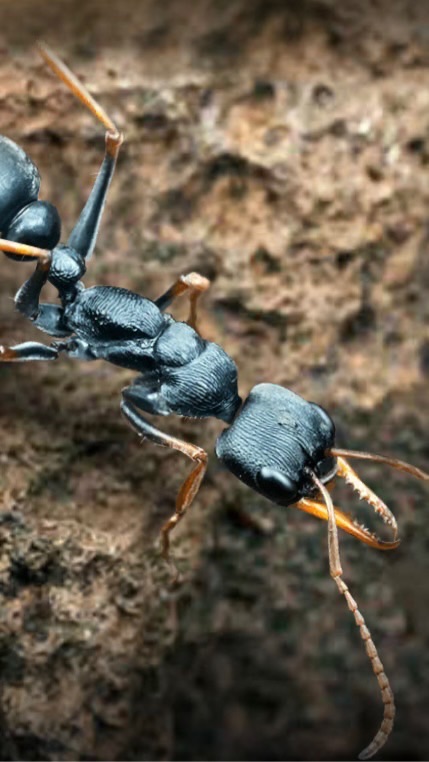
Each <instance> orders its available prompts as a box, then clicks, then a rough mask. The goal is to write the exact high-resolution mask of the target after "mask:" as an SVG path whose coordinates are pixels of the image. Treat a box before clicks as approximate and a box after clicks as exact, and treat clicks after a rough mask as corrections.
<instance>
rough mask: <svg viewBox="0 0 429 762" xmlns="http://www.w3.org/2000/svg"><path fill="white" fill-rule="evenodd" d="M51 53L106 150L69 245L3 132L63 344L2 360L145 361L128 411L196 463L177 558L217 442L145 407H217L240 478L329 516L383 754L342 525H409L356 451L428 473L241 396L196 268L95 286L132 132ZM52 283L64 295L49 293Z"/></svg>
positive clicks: (35, 286)
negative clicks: (207, 331)
mask: <svg viewBox="0 0 429 762" xmlns="http://www.w3.org/2000/svg"><path fill="white" fill-rule="evenodd" d="M39 49H40V52H41V54H42V56H43V58H44V59H45V61H46V63H47V64H48V65H49V66H50V68H51V69H52V70H53V71H54V73H55V74H56V75H57V76H58V77H59V78H60V79H61V80H62V81H63V82H64V83H65V84H66V85H67V86H68V87H69V88H70V90H71V91H72V92H73V93H74V95H75V96H76V97H77V98H79V99H80V100H81V101H82V102H83V103H84V104H85V106H87V108H88V109H89V110H90V111H91V112H92V113H93V114H94V115H95V116H96V117H97V118H98V119H99V120H100V122H101V123H102V124H103V125H104V127H105V128H106V150H105V156H104V159H103V162H102V165H101V168H100V171H99V173H98V175H97V178H96V180H95V183H94V185H93V188H92V191H91V193H90V195H89V198H88V201H87V203H86V205H85V207H84V209H83V211H82V213H81V215H80V217H79V220H78V222H77V223H76V225H75V226H74V228H73V231H72V233H71V235H70V237H69V239H68V242H67V244H66V245H61V244H58V241H59V237H60V227H61V226H60V219H59V215H58V212H57V211H56V209H55V207H53V206H52V205H51V204H49V203H48V202H41V201H38V200H37V197H38V192H39V185H40V178H39V173H38V171H37V169H36V167H35V166H34V164H33V163H32V161H31V160H30V159H29V158H28V156H26V154H25V153H24V151H23V150H22V149H21V148H19V147H18V146H17V145H16V144H15V143H13V142H12V141H10V140H9V139H8V138H5V137H0V231H1V235H2V236H3V237H2V238H1V239H0V250H2V251H3V252H4V253H5V254H7V255H8V256H11V257H12V258H13V259H16V260H19V261H21V260H24V261H25V260H28V259H34V260H37V266H36V270H35V272H34V273H33V275H32V276H31V277H30V278H29V279H28V280H27V281H26V282H25V283H24V285H23V286H22V287H21V288H20V289H19V291H18V293H17V294H16V297H15V304H16V307H17V309H18V310H19V312H21V314H23V315H24V316H25V317H27V318H29V319H30V320H31V321H32V322H33V323H34V325H35V326H37V328H39V329H40V330H41V331H44V332H45V333H47V334H49V335H50V336H53V337H55V338H56V339H61V340H60V341H54V342H52V343H51V344H50V345H49V346H47V345H45V344H40V343H38V342H25V343H23V344H19V345H17V346H13V347H5V346H1V347H0V361H2V362H24V361H26V362H30V361H33V360H34V361H35V360H56V359H57V358H58V356H59V354H60V353H65V354H67V355H69V356H70V357H76V358H78V359H81V360H95V359H103V360H107V361H108V362H110V363H113V364H114V365H118V366H121V367H123V368H127V369H130V370H133V371H136V372H138V373H139V374H140V375H139V376H138V377H137V378H136V380H135V381H134V383H133V384H132V385H131V386H129V387H126V388H125V389H123V391H122V396H123V401H122V404H121V410H122V412H123V414H124V416H125V417H126V418H127V420H128V421H129V422H130V423H131V425H132V426H133V427H134V429H136V431H137V432H138V434H139V435H140V436H141V437H143V438H147V439H149V440H151V441H152V442H154V443H155V444H158V445H163V446H165V447H170V448H173V449H175V450H179V451H180V452H182V453H184V454H185V455H187V456H188V457H189V458H191V460H192V461H194V464H195V465H194V467H193V469H192V471H191V473H190V475H189V476H188V477H187V478H186V479H185V481H184V483H183V484H182V486H181V488H180V490H179V493H178V496H177V499H176V507H175V512H174V514H173V515H172V516H171V518H170V519H169V520H168V521H167V522H165V524H164V526H163V527H162V530H161V538H162V548H163V555H164V557H165V558H166V559H167V560H168V559H169V536H170V533H171V531H172V530H173V528H174V527H175V526H176V524H177V523H178V522H179V521H180V520H181V519H182V518H183V516H184V515H185V513H186V511H187V509H188V508H189V506H190V504H191V503H192V501H193V499H194V498H195V496H196V494H197V492H198V489H199V487H200V484H201V482H202V479H203V477H204V474H205V471H206V468H207V460H208V456H207V453H206V452H205V451H204V450H203V449H201V448H200V447H197V446H195V445H193V444H190V443H188V442H184V441H182V440H180V439H177V438H175V437H172V436H169V435H168V434H165V433H163V432H162V431H160V430H159V429H158V428H156V427H154V426H153V425H151V424H150V423H149V422H148V421H147V420H146V418H145V417H144V416H143V415H142V412H143V413H150V414H152V415H164V416H165V415H169V414H176V415H179V416H184V417H188V418H207V417H215V418H219V419H221V420H223V421H225V422H226V423H228V424H230V427H229V428H227V429H225V430H224V431H223V432H222V433H221V435H220V436H219V438H218V440H217V444H216V454H217V456H218V457H219V458H220V459H221V460H222V461H223V463H224V464H225V465H226V466H227V468H229V470H230V471H232V473H233V474H235V476H237V477H238V478H239V479H240V480H241V481H243V482H244V483H245V484H247V485H248V486H249V487H251V488H252V489H253V490H255V491H256V492H258V493H260V494H261V495H263V496H264V497H266V498H267V499H268V500H270V501H272V502H273V503H276V504H278V505H281V506H288V505H296V507H298V508H300V509H301V510H303V511H306V512H308V513H311V514H312V515H314V516H317V517H318V518H322V519H324V520H326V521H327V523H328V549H329V568H330V574H331V577H332V578H333V579H334V580H335V582H336V584H337V587H338V589H339V591H340V593H341V594H342V595H344V596H345V598H346V601H347V604H348V607H349V609H350V611H351V612H352V613H353V615H354V618H355V621H356V624H357V626H358V627H359V630H360V633H361V636H362V639H363V640H364V642H365V647H366V651H367V654H368V656H369V659H370V661H371V665H372V668H373V671H374V673H375V675H376V677H377V681H378V684H379V686H380V690H381V694H382V699H383V704H384V717H383V721H382V724H381V727H380V729H379V730H378V732H377V734H376V735H375V737H374V739H373V741H372V742H371V743H370V744H369V746H368V747H367V748H366V749H365V750H364V751H363V752H362V753H361V754H360V758H361V759H369V758H370V757H372V756H373V755H374V754H375V753H376V752H377V751H378V750H379V749H380V748H381V747H382V746H383V744H384V743H385V741H386V740H387V738H388V736H389V734H390V732H391V730H392V727H393V720H394V714H395V705H394V698H393V693H392V690H391V688H390V684H389V681H388V679H387V677H386V674H385V672H384V668H383V665H382V663H381V661H380V659H379V657H378V654H377V650H376V648H375V645H374V643H373V640H372V638H371V635H370V632H369V630H368V628H367V627H366V625H365V621H364V619H363V617H362V615H361V613H360V612H359V610H358V607H357V604H356V602H355V600H354V599H353V598H352V596H351V594H350V592H349V589H348V587H347V585H346V584H345V582H344V581H343V579H342V568H341V562H340V555H339V546H338V527H340V528H341V529H344V530H345V531H346V532H348V533H350V534H351V535H353V536H354V537H356V538H357V539H359V540H361V541H362V542H364V543H366V544H367V545H370V546H372V547H374V548H378V549H381V550H389V549H393V548H396V547H397V546H398V544H399V540H398V539H397V524H396V520H395V518H394V516H393V514H392V513H391V512H390V510H389V509H388V508H387V506H386V505H385V504H384V503H383V502H382V500H380V498H379V497H377V495H375V494H374V493H373V492H372V491H371V490H370V489H369V488H368V487H367V486H366V485H365V484H364V483H363V482H362V481H361V480H360V479H359V477H358V476H357V474H356V473H355V471H354V470H353V469H352V468H351V466H350V465H349V463H348V461H347V459H346V458H362V459H369V460H373V461H376V462H379V463H384V464H387V465H390V466H393V467H394V468H397V469H400V470H403V471H406V472H407V473H410V474H412V475H413V476H416V477H418V478H420V479H424V480H426V481H429V475H427V474H425V473H424V472H423V471H420V470H419V469H417V468H415V467H413V466H411V465H409V464H407V463H403V462H402V461H398V460H394V459H392V458H385V457H382V456H378V455H370V454H368V453H365V452H354V451H348V450H340V449H337V448H336V447H335V427H334V424H333V422H332V420H331V418H330V416H329V415H328V414H327V413H326V412H325V410H323V408H321V407H320V406H318V405H316V404H315V403H312V402H307V401H306V400H304V399H303V398H301V397H299V396H298V395H297V394H294V393H293V392H292V391H290V390H288V389H285V388H283V387H280V386H277V385H274V384H267V383H265V384H259V385H258V386H255V387H254V388H253V389H252V391H251V392H250V394H249V396H248V398H247V400H246V401H245V402H244V404H243V405H242V401H241V399H240V397H239V395H238V389H237V369H236V366H235V363H234V362H233V360H232V359H231V358H230V357H229V355H227V354H226V352H224V350H223V349H222V348H221V347H219V346H218V345H217V344H215V343H213V342H210V341H206V340H204V339H203V338H202V337H201V336H200V335H199V333H198V332H197V330H196V317H197V314H196V313H197V300H198V297H199V296H200V294H201V293H202V292H204V291H205V290H206V289H207V288H208V286H209V281H208V280H207V279H206V278H204V277H202V276H200V275H198V274H197V273H190V274H188V275H186V276H182V277H180V278H179V279H178V280H177V281H176V283H174V285H173V286H172V287H171V288H170V289H168V291H166V293H165V294H163V295H162V296H160V297H159V298H158V299H156V300H155V301H151V300H150V299H146V298H144V297H142V296H140V295H139V294H136V293H133V292H131V291H128V290H126V289H123V288H117V287H107V286H95V287H92V288H88V289H86V290H85V289H84V287H83V285H82V283H81V278H82V276H83V275H84V273H85V271H86V260H87V259H88V258H89V257H90V255H91V254H92V251H93V248H94V245H95V242H96V237H97V233H98V228H99V224H100V220H101V216H102V212H103V208H104V204H105V200H106V196H107V192H108V188H109V184H110V181H111V179H112V176H113V173H114V169H115V164H116V159H117V156H118V152H119V148H120V146H121V143H122V135H121V134H120V132H119V131H118V130H117V128H116V126H115V124H114V123H113V121H112V120H111V119H110V117H109V116H108V115H107V114H106V113H105V111H104V110H103V109H102V108H101V107H100V106H99V104H98V103H97V102H96V101H95V100H94V99H93V98H92V96H91V95H90V94H89V93H88V92H87V90H86V89H85V87H84V86H83V85H82V84H81V83H80V82H79V80H77V78H76V77H75V76H74V75H73V74H72V73H71V72H70V71H69V69H68V68H67V67H66V66H65V65H64V64H63V63H62V62H61V61H60V60H59V59H58V58H57V57H56V56H55V55H54V53H52V51H51V50H50V49H49V48H47V47H46V46H45V45H40V46H39ZM48 281H49V282H50V283H51V284H53V285H54V286H55V287H56V288H57V290H58V295H59V299H60V302H61V306H59V305H54V304H46V303H40V295H41V291H42V288H43V286H44V285H45V284H46V283H47V282H48ZM185 292H189V297H190V315H189V319H188V322H187V323H182V322H177V321H175V320H174V319H173V318H172V317H171V316H170V315H169V314H166V313H165V309H166V308H167V307H168V306H169V305H170V304H171V302H172V301H173V300H174V299H175V298H176V297H177V296H180V295H181V294H183V293H185ZM336 477H341V478H344V479H345V480H346V481H347V482H349V483H350V484H351V485H352V486H353V488H354V489H355V490H357V492H358V493H359V495H360V497H362V498H363V499H365V500H366V501H367V502H368V503H369V504H370V505H371V506H372V507H373V508H374V509H375V511H377V513H379V514H380V515H381V517H382V519H383V521H384V522H385V523H387V524H389V525H390V526H391V527H392V529H393V532H394V539H393V541H391V542H385V541H382V540H380V539H378V538H377V537H376V536H375V535H373V534H371V533H370V532H369V531H368V530H367V529H366V528H365V527H363V526H360V525H359V524H357V523H356V522H354V521H353V520H352V519H351V518H350V517H349V516H347V515H346V514H344V513H343V512H342V511H340V510H339V509H337V508H335V507H334V505H333V503H332V499H331V496H330V493H329V491H328V487H330V486H332V485H333V482H334V479H335V478H336Z"/></svg>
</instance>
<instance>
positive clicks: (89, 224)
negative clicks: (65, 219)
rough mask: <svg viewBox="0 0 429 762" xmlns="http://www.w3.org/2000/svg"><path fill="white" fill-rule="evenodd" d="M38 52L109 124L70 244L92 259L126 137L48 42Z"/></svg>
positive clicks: (68, 85) (88, 106)
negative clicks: (103, 148) (90, 185)
mask: <svg viewBox="0 0 429 762" xmlns="http://www.w3.org/2000/svg"><path fill="white" fill-rule="evenodd" d="M38 48H39V52H40V54H41V55H42V57H43V59H44V60H45V62H46V63H47V64H48V66H49V67H50V69H51V70H52V71H53V72H54V74H56V76H57V77H59V79H60V80H61V81H62V82H63V83H64V84H65V85H66V86H67V87H68V88H69V90H71V92H72V93H73V95H75V96H76V98H78V99H79V100H80V101H81V102H82V103H83V104H84V105H85V106H86V108H87V109H89V111H90V112H91V113H92V114H93V115H94V116H95V117H96V118H97V119H98V120H99V121H100V122H101V123H102V124H103V126H104V127H105V128H106V138H105V139H106V148H105V154H104V159H103V162H102V164H101V167H100V170H99V172H98V174H97V178H96V180H95V182H94V185H93V187H92V191H91V193H90V195H89V198H88V200H87V202H86V204H85V206H84V208H83V210H82V212H81V214H80V217H79V219H78V221H77V223H76V225H75V226H74V228H73V230H72V233H71V235H70V238H69V239H68V241H67V244H68V246H70V247H71V248H73V249H75V250H76V251H77V252H78V253H79V254H81V256H82V257H84V258H85V259H89V258H90V256H91V254H92V252H93V249H94V246H95V242H96V239H97V235H98V229H99V227H100V221H101V217H102V214H103V210H104V205H105V203H106V198H107V193H108V190H109V186H110V182H111V180H112V177H113V173H114V171H115V166H116V160H117V158H118V154H119V149H120V147H121V144H122V141H123V135H122V134H121V133H120V132H119V130H118V128H117V127H116V125H115V123H114V122H113V120H112V119H111V118H110V116H109V115H108V114H107V113H106V111H105V110H104V109H103V108H102V107H101V106H100V104H99V103H97V101H96V100H95V98H93V97H92V95H90V93H89V92H88V90H87V89H86V87H85V86H84V85H83V84H82V82H80V81H79V79H78V78H77V77H76V76H75V75H74V74H73V72H71V71H70V69H69V68H68V67H67V66H66V65H65V64H64V63H63V62H62V61H61V60H60V59H59V58H58V57H57V56H56V55H55V53H54V52H53V51H52V50H51V49H50V48H49V47H48V46H47V45H45V44H43V43H39V45H38Z"/></svg>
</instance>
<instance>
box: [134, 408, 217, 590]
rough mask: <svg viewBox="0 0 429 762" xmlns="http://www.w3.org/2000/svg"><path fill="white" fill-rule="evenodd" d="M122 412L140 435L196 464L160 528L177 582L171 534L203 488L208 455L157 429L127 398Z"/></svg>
mask: <svg viewBox="0 0 429 762" xmlns="http://www.w3.org/2000/svg"><path fill="white" fill-rule="evenodd" d="M121 411H122V413H123V414H124V416H125V417H126V418H127V420H128V421H129V422H130V423H131V425H132V426H133V428H134V429H136V431H137V432H138V433H139V434H140V436H142V437H143V438H145V439H149V440H150V441H151V442H154V444H157V445H161V446H163V447H171V448H172V449H173V450H178V451H179V452H182V453H183V454H184V455H186V456H187V457H188V458H191V460H193V461H194V463H195V464H196V465H195V466H194V468H193V469H192V471H191V473H190V474H189V476H188V477H187V478H186V479H185V481H184V482H183V484H182V486H181V487H180V490H179V493H178V495H177V498H176V508H175V512H174V513H173V515H172V516H171V517H170V518H169V519H168V521H166V522H165V523H164V525H163V526H162V528H161V544H162V555H163V556H164V558H165V560H166V561H167V562H168V563H169V564H170V566H172V567H173V569H174V573H175V575H174V576H175V581H177V579H178V578H179V572H178V570H177V567H176V566H175V564H174V562H173V561H172V559H171V557H170V533H171V532H172V531H173V529H174V527H175V526H177V524H178V523H179V521H181V520H182V519H183V517H184V515H185V513H186V511H187V510H188V508H189V506H190V505H191V503H192V501H193V500H194V498H195V496H196V494H197V492H198V490H199V488H200V485H201V482H202V480H203V478H204V474H205V472H206V469H207V461H208V456H207V453H206V452H205V450H203V449H202V448H201V447H197V446H196V445H193V444H190V443H189V442H183V441H182V440H181V439H177V438H176V437H173V436H171V435H169V434H165V433H164V432H163V431H160V430H159V429H157V428H155V426H152V425H151V424H150V423H149V422H148V421H147V420H146V419H145V418H144V417H143V416H142V415H141V413H140V412H139V411H137V410H136V408H135V407H134V405H132V404H131V403H130V402H128V401H125V400H124V401H123V402H122V403H121Z"/></svg>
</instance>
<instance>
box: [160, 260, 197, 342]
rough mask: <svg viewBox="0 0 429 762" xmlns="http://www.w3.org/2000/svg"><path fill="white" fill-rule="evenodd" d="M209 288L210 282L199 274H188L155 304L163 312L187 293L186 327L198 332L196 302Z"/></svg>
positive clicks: (181, 277)
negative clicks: (177, 298) (187, 314)
mask: <svg viewBox="0 0 429 762" xmlns="http://www.w3.org/2000/svg"><path fill="white" fill-rule="evenodd" d="M209 286H210V281H209V280H208V278H205V277H204V276H203V275H200V274H199V273H188V274H187V275H181V276H180V278H179V279H178V280H176V282H175V283H173V285H172V286H171V287H170V288H169V289H168V290H167V291H166V292H165V294H162V296H160V297H159V298H158V299H156V300H155V304H156V306H157V307H159V309H160V310H162V311H164V310H165V309H166V308H167V307H168V306H169V305H170V304H171V303H172V301H173V300H174V299H175V298H176V297H177V296H181V295H182V294H184V293H186V291H189V292H190V294H189V308H190V309H189V317H188V320H187V323H188V325H190V326H191V328H193V329H194V331H197V332H198V329H197V301H198V299H199V297H200V296H201V294H203V293H204V291H207V289H208V288H209Z"/></svg>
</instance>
